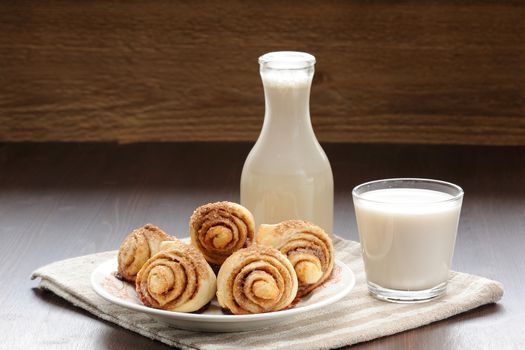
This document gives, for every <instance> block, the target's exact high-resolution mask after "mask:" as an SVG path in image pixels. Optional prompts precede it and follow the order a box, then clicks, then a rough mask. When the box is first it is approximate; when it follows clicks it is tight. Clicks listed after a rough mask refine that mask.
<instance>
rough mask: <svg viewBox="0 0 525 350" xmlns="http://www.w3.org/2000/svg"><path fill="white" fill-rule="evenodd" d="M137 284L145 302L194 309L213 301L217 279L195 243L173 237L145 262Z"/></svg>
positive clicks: (173, 308)
mask: <svg viewBox="0 0 525 350" xmlns="http://www.w3.org/2000/svg"><path fill="white" fill-rule="evenodd" d="M135 288H136V290H137V293H138V295H139V298H140V300H141V301H142V303H143V304H144V305H146V306H150V307H154V308H157V309H164V310H170V311H179V312H192V311H197V310H199V309H200V308H202V307H203V306H205V305H206V304H207V303H209V302H210V301H211V299H212V298H213V296H214V294H215V291H216V290H217V282H216V277H215V274H214V273H213V270H212V269H211V267H210V265H208V263H207V262H206V260H205V259H204V257H203V256H202V254H201V253H200V252H199V251H198V250H197V249H195V247H192V246H191V245H188V244H185V243H182V242H180V241H173V242H163V243H162V244H161V247H160V252H159V253H157V254H155V255H154V256H152V257H151V258H150V259H149V260H148V261H147V262H146V263H145V264H144V266H143V267H142V269H140V271H139V273H138V275H137V280H136V282H135Z"/></svg>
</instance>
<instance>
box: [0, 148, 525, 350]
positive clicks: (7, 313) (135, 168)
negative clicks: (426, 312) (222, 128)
mask: <svg viewBox="0 0 525 350" xmlns="http://www.w3.org/2000/svg"><path fill="white" fill-rule="evenodd" d="M250 146H251V145H250V144H245V143H223V144H210V143H207V144H206V143H204V144H191V143H181V144H133V145H113V144H109V145H107V144H82V145H78V144H3V145H0V237H1V242H2V243H1V244H0V276H1V278H2V283H0V301H1V305H2V308H1V309H0V329H1V330H2V341H1V344H2V345H1V347H3V348H6V349H31V348H35V349H150V348H151V349H153V348H155V349H164V348H165V349H167V348H168V347H167V346H165V345H163V344H161V343H158V342H155V341H151V340H149V339H146V338H144V337H142V336H139V335H137V334H134V333H132V332H129V331H127V330H124V329H122V328H120V327H118V326H115V325H113V324H110V323H107V322H104V321H101V320H99V319H97V318H95V317H93V316H91V315H90V314H88V313H87V312H84V311H82V310H80V309H78V308H76V307H73V306H72V305H70V304H69V303H67V302H65V301H63V300H62V299H61V298H59V297H57V296H55V295H53V294H52V293H50V292H43V291H40V290H39V289H37V288H36V286H37V284H38V282H37V281H31V280H30V279H29V276H30V273H31V272H32V271H33V270H34V269H36V268H37V267H39V266H41V265H44V264H47V263H50V262H53V261H56V260H60V259H65V258H70V257H75V256H79V255H84V254H90V253H95V252H99V251H105V250H111V249H116V248H117V247H118V246H119V243H120V241H121V240H122V239H123V237H124V236H125V235H126V234H127V233H128V232H129V231H130V230H131V229H132V228H134V227H137V226H140V225H143V224H144V223H146V222H152V223H155V224H157V225H159V226H161V227H163V228H165V229H166V230H167V231H168V232H170V233H173V234H175V235H178V236H187V235H188V232H187V225H188V218H189V216H190V214H191V212H192V211H193V209H194V208H195V207H197V206H198V205H200V204H203V203H206V202H210V201H216V200H222V199H223V200H232V201H238V199H239V179H240V174H241V169H242V164H243V161H244V158H245V157H246V155H247V153H248V151H249V149H250ZM324 148H325V150H326V153H327V155H328V157H329V158H330V160H331V164H332V168H333V171H334V178H335V187H336V190H335V191H336V195H335V231H336V233H338V234H339V235H341V236H343V237H346V238H351V239H355V240H357V237H358V235H357V229H356V224H355V218H354V213H353V205H352V200H351V190H352V187H353V186H355V185H357V184H359V183H361V182H364V181H366V180H372V179H378V178H386V177H405V176H411V177H431V178H438V179H443V180H448V181H451V182H454V183H457V184H459V185H461V186H462V187H463V188H464V190H465V199H464V203H463V211H462V215H461V220H460V226H459V234H458V239H457V244H456V252H455V256H454V262H453V268H454V269H456V270H459V271H464V272H468V273H473V274H478V275H481V276H485V277H488V278H492V279H496V280H498V281H501V282H502V283H503V284H504V287H505V295H504V297H503V299H502V300H501V302H500V303H498V304H497V305H488V306H484V307H480V308H478V309H476V310H473V311H471V312H468V313H465V314H462V315H459V316H456V317H452V318H450V319H448V320H445V321H442V322H437V323H434V324H432V325H429V326H425V327H422V328H419V329H415V330H411V331H407V332H403V333H400V334H396V335H393V336H390V337H386V338H382V339H377V340H374V341H371V342H367V343H363V344H360V345H358V346H356V347H355V348H357V349H377V348H380V349H396V348H405V349H412V348H414V349H418V348H426V349H444V348H445V349H463V348H476V349H480V348H486V349H517V348H524V347H525V326H524V325H525V307H524V305H525V303H524V300H525V258H524V253H523V249H524V248H525V184H524V181H525V148H511V147H500V148H497V147H493V148H490V147H470V146H469V147H465V146H404V145H355V144H354V145H353V144H345V145H343V144H328V145H325V146H324ZM348 312H351V310H349V311H348Z"/></svg>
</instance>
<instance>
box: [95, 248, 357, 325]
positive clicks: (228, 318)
mask: <svg viewBox="0 0 525 350" xmlns="http://www.w3.org/2000/svg"><path fill="white" fill-rule="evenodd" d="M334 263H335V264H334V266H339V267H340V268H341V269H342V270H344V273H346V274H347V275H348V277H349V279H350V283H348V284H347V285H345V286H344V288H342V289H341V290H340V291H339V292H338V293H336V294H334V295H332V296H330V297H328V298H326V299H323V300H320V301H318V302H316V303H313V304H310V305H306V306H303V307H298V308H291V309H286V310H280V311H272V312H265V313H259V314H246V315H207V314H196V313H186V312H178V311H169V310H162V309H155V308H152V307H149V306H146V305H139V304H135V303H132V302H129V301H126V300H123V299H120V298H118V297H115V296H114V295H112V294H110V293H108V292H107V291H106V290H105V289H104V288H102V287H101V286H100V285H99V283H98V282H96V281H95V279H96V276H97V275H98V274H99V273H101V272H100V270H102V269H103V268H105V266H106V265H108V264H112V265H115V266H117V257H114V258H111V259H108V260H106V261H104V262H102V263H100V264H99V265H98V266H97V267H96V268H95V269H94V270H93V271H92V272H91V276H90V284H91V288H92V289H93V290H94V291H95V293H96V294H97V295H98V296H100V297H102V298H103V299H104V300H106V301H109V302H110V303H112V304H116V305H119V306H121V307H124V308H126V309H130V310H133V311H137V312H142V313H145V314H151V315H155V316H158V317H164V318H166V317H167V318H171V319H178V320H186V321H199V322H212V323H217V322H220V323H228V322H246V321H260V320H269V319H279V318H284V317H291V316H294V315H297V314H302V313H306V312H310V311H314V310H317V309H319V308H321V307H324V306H328V305H331V304H333V303H335V302H337V301H339V300H341V299H342V298H344V297H345V296H347V295H348V293H350V291H351V290H352V289H353V288H354V287H355V284H356V278H355V274H354V272H353V271H352V269H351V268H350V267H349V266H348V265H347V264H346V263H344V262H343V261H341V260H339V259H334ZM123 283H127V282H124V281H123Z"/></svg>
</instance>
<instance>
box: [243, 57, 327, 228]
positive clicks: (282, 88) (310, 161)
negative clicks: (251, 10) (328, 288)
mask: <svg viewBox="0 0 525 350" xmlns="http://www.w3.org/2000/svg"><path fill="white" fill-rule="evenodd" d="M259 64H260V73H261V78H262V82H263V85H264V97H265V101H266V103H265V115H264V124H263V127H262V130H261V134H260V135H259V138H258V139H257V142H256V143H255V145H254V147H253V148H252V150H251V152H250V154H249V155H248V157H247V158H246V162H245V163H244V168H243V170H242V176H241V204H242V205H243V206H245V207H247V208H248V209H249V210H250V211H251V212H252V213H253V215H254V216H255V224H256V227H258V226H259V225H260V224H263V223H264V224H274V223H278V222H280V221H283V220H289V219H302V220H308V221H311V222H313V223H315V224H316V225H318V226H320V227H322V228H323V229H324V230H325V231H326V232H327V233H329V234H332V226H333V206H334V181H333V176H332V169H331V168H330V162H329V161H328V158H327V157H326V154H325V153H324V151H323V149H322V148H321V145H319V142H318V141H317V139H316V137H315V134H314V130H313V128H312V123H311V121H310V108H309V99H310V86H311V84H312V78H313V75H314V64H315V57H314V56H312V55H310V54H307V53H303V52H290V51H282V52H271V53H267V54H265V55H263V56H261V57H260V58H259Z"/></svg>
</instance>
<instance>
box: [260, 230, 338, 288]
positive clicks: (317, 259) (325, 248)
mask: <svg viewBox="0 0 525 350" xmlns="http://www.w3.org/2000/svg"><path fill="white" fill-rule="evenodd" d="M257 243H259V244H263V245H267V246H271V247H274V248H276V249H278V250H279V251H280V252H281V253H283V254H284V255H286V256H287V257H288V259H289V260H290V262H291V263H292V265H293V266H294V269H295V272H296V273H297V278H298V280H299V291H298V293H297V295H298V296H304V295H306V294H308V293H310V292H311V291H312V290H314V289H315V288H317V287H318V286H320V285H321V284H322V283H323V282H324V281H326V279H327V278H328V277H329V276H330V274H331V273H332V269H333V267H334V247H333V245H332V239H331V238H330V237H329V236H328V235H327V234H326V232H324V231H323V229H322V228H320V227H319V226H316V225H314V224H312V223H309V222H306V221H302V220H288V221H283V222H281V223H279V224H276V225H261V226H260V227H259V230H258V231H257Z"/></svg>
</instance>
